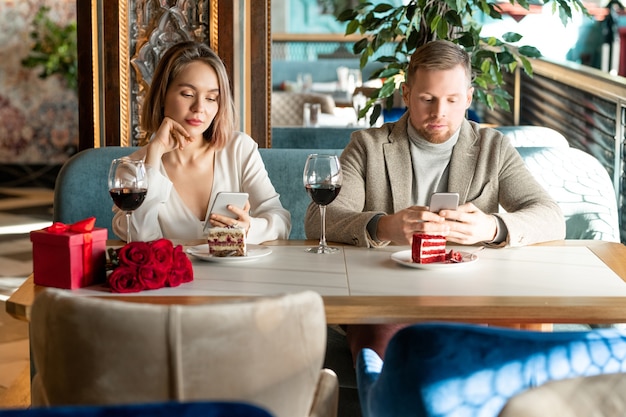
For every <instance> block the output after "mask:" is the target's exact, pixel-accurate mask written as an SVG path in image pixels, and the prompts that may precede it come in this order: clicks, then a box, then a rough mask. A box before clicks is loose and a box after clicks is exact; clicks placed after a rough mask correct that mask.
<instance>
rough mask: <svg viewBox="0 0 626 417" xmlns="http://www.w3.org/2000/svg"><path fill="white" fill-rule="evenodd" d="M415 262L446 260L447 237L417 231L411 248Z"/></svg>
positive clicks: (427, 262)
mask: <svg viewBox="0 0 626 417" xmlns="http://www.w3.org/2000/svg"><path fill="white" fill-rule="evenodd" d="M411 256H412V259H413V262H415V263H418V264H429V263H433V262H445V261H446V238H445V236H439V235H427V234H422V233H416V234H414V235H413V246H412V248H411Z"/></svg>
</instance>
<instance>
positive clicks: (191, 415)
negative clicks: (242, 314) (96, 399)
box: [0, 401, 272, 417]
mask: <svg viewBox="0 0 626 417" xmlns="http://www.w3.org/2000/svg"><path fill="white" fill-rule="evenodd" d="M0 415H2V417H272V415H271V414H270V413H268V412H267V411H266V410H264V409H263V408H261V407H257V406H254V405H251V404H246V403H243V402H225V401H215V402H188V403H181V402H173V401H170V402H164V403H148V404H127V405H99V406H95V405H91V406H61V407H33V408H28V409H13V410H0Z"/></svg>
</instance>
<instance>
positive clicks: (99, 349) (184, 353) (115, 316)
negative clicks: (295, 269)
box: [30, 288, 338, 417]
mask: <svg viewBox="0 0 626 417" xmlns="http://www.w3.org/2000/svg"><path fill="white" fill-rule="evenodd" d="M139 300H140V299H138V300H137V301H139ZM30 333H31V352H32V353H31V354H32V357H33V359H34V367H35V375H34V378H33V381H32V389H31V392H32V404H33V406H60V405H107V404H131V403H149V402H158V401H209V400H220V401H245V402H249V403H251V404H254V405H257V406H260V407H263V408H265V409H267V410H268V411H269V412H270V413H271V414H272V415H273V416H275V417H287V416H290V417H291V416H307V415H308V416H331V417H333V416H335V415H336V412H337V401H338V398H337V396H338V386H337V377H336V375H335V373H334V372H333V371H331V370H328V369H322V364H323V361H324V354H325V348H326V318H325V312H324V305H323V300H322V298H321V296H320V295H319V294H317V293H315V292H312V291H304V292H300V293H292V294H287V295H277V296H273V297H271V296H270V297H255V298H245V299H235V300H233V301H231V302H219V303H217V302H216V303H208V304H199V305H159V304H148V303H141V302H132V301H119V300H114V299H110V298H107V297H106V296H105V297H87V296H80V295H77V294H74V293H72V292H70V291H66V290H58V289H52V288H47V289H45V290H44V291H42V292H41V293H40V294H39V295H38V296H37V297H36V299H35V301H34V303H33V306H32V313H31V328H30Z"/></svg>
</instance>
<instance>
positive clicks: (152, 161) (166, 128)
mask: <svg viewBox="0 0 626 417" xmlns="http://www.w3.org/2000/svg"><path fill="white" fill-rule="evenodd" d="M192 141H193V138H192V137H191V136H190V135H189V133H188V132H187V131H186V130H185V128H184V127H182V125H181V124H180V123H178V122H177V121H175V120H174V119H171V118H169V117H167V116H166V117H164V118H163V121H162V122H161V126H159V129H158V130H157V131H156V132H155V133H154V137H153V138H152V139H151V140H150V142H149V143H148V145H147V154H146V163H147V164H149V165H153V166H154V165H156V163H158V162H159V161H160V160H161V157H162V156H163V154H166V153H168V152H171V151H173V150H175V149H180V150H182V149H184V148H185V145H187V144H188V143H189V142H192Z"/></svg>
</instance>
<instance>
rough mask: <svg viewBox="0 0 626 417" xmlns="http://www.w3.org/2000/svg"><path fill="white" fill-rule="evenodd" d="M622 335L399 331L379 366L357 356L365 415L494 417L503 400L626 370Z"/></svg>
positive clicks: (419, 327)
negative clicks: (549, 385) (549, 384)
mask: <svg viewBox="0 0 626 417" xmlns="http://www.w3.org/2000/svg"><path fill="white" fill-rule="evenodd" d="M625 370H626V332H623V331H620V330H617V329H597V330H592V331H586V332H555V333H542V332H531V331H523V330H513V329H504V328H497V327H486V326H479V325H470V324H455V323H447V324H444V323H422V324H416V325H412V326H409V327H407V328H404V329H402V330H400V331H399V332H398V333H397V334H396V335H395V336H394V337H393V338H392V339H391V341H390V343H389V345H388V347H387V351H386V353H385V358H384V361H383V360H382V359H381V358H380V357H379V356H378V355H377V354H376V353H375V352H374V351H373V350H370V349H363V350H362V351H361V352H360V354H359V357H358V359H357V383H358V389H359V396H360V402H361V408H362V411H363V416H364V417H380V416H424V417H426V416H428V417H435V416H438V417H443V416H482V417H490V416H493V417H495V416H497V415H498V413H499V412H500V410H501V409H502V408H503V407H504V405H505V404H506V402H507V401H508V399H510V398H512V397H513V396H515V395H516V394H518V393H521V392H522V391H525V390H527V389H529V388H531V387H535V386H539V385H542V384H544V383H546V382H548V381H555V380H562V379H566V378H573V377H577V376H591V375H599V374H609V373H618V372H624V371H625Z"/></svg>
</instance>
